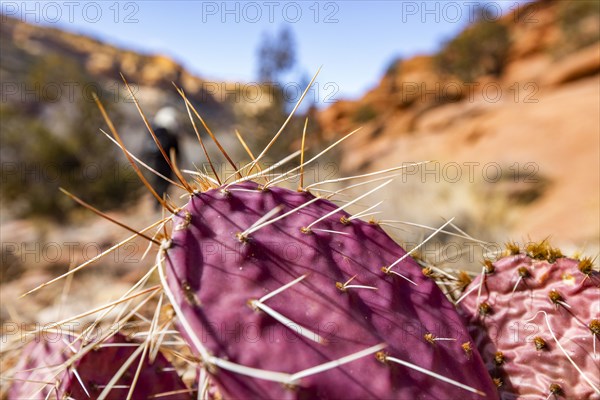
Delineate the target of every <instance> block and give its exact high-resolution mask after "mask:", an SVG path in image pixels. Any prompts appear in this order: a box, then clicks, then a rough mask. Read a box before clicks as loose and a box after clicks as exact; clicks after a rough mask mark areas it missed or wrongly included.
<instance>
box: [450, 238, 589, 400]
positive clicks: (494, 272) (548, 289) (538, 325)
mask: <svg viewBox="0 0 600 400" xmlns="http://www.w3.org/2000/svg"><path fill="white" fill-rule="evenodd" d="M460 306H461V308H462V310H463V312H464V314H465V315H466V318H467V320H468V323H469V331H470V333H471V335H472V336H473V339H474V340H475V344H476V346H477V348H478V349H479V351H480V352H481V354H482V357H483V359H484V361H485V362H486V366H487V368H488V370H489V371H490V374H491V375H492V377H493V378H494V380H495V382H496V384H497V385H498V386H499V391H500V394H501V398H503V399H514V398H517V397H518V398H555V399H600V341H599V340H600V274H598V272H596V271H594V270H593V269H592V262H591V260H590V259H588V258H586V259H583V260H576V259H571V258H566V257H563V256H562V254H561V253H560V251H558V250H556V249H553V248H552V247H550V246H549V245H548V243H547V242H542V243H535V244H530V245H529V246H527V248H526V249H525V251H523V252H521V251H520V249H519V248H518V247H517V246H516V245H515V244H510V245H508V246H507V255H506V256H505V257H503V258H501V259H499V260H497V261H496V262H494V263H492V262H490V261H487V262H486V264H485V266H484V271H483V272H482V275H480V276H479V277H478V278H477V279H475V280H474V281H473V282H472V283H471V285H470V286H469V287H468V288H467V292H466V294H465V297H464V299H463V300H462V301H461V302H460Z"/></svg>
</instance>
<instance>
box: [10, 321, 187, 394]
mask: <svg viewBox="0 0 600 400" xmlns="http://www.w3.org/2000/svg"><path fill="white" fill-rule="evenodd" d="M43 336H44V339H45V340H41V339H40V340H33V341H32V342H30V343H29V344H28V345H27V346H26V347H25V349H24V350H23V353H22V355H21V361H20V363H19V364H18V365H17V366H16V368H15V370H16V371H18V372H17V373H16V374H15V375H14V376H13V377H12V380H13V384H12V386H11V388H10V391H9V399H67V398H69V399H87V398H92V399H97V398H99V397H100V396H105V397H104V398H105V399H113V400H122V399H125V398H127V396H128V394H129V389H130V387H131V384H132V381H133V379H134V377H135V376H136V371H137V369H138V366H139V361H140V354H139V353H140V352H139V351H137V350H138V349H139V348H140V344H139V343H136V342H132V341H129V340H127V338H126V337H125V336H123V335H120V334H116V335H115V336H113V337H111V338H110V339H109V340H106V341H104V342H102V343H95V344H94V343H92V344H86V346H84V347H83V348H81V342H80V341H77V342H75V343H72V340H73V339H72V338H71V337H70V336H67V335H61V334H60V333H53V332H45V333H44V334H43ZM134 353H137V354H134ZM147 360H148V359H147V358H146V361H145V362H144V363H143V364H142V366H141V369H140V372H139V376H138V377H137V385H136V386H135V390H134V391H133V393H132V397H131V398H132V399H147V398H153V396H159V395H161V394H163V395H168V397H166V398H169V399H179V400H186V399H191V396H190V395H189V390H188V389H187V388H186V386H185V385H184V384H183V382H182V381H181V379H180V378H179V375H177V372H176V371H175V369H174V368H173V366H172V365H171V364H170V363H169V362H168V361H167V359H166V358H165V357H164V356H163V355H162V354H161V353H158V354H157V357H156V359H155V360H154V362H153V363H151V364H150V363H149V362H148V361H147ZM126 364H128V365H129V366H128V367H126V369H125V370H124V371H123V373H122V375H121V377H119V379H118V380H115V381H114V382H111V380H112V379H113V377H115V376H116V375H117V374H118V373H119V369H120V368H122V367H124V366H125V365H126ZM109 385H110V386H112V389H111V390H110V391H109V390H108V389H106V388H107V386H109ZM105 389H106V392H105ZM103 392H105V393H103Z"/></svg>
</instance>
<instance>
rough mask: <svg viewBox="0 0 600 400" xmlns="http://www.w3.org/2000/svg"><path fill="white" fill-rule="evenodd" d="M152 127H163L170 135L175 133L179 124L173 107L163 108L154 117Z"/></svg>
mask: <svg viewBox="0 0 600 400" xmlns="http://www.w3.org/2000/svg"><path fill="white" fill-rule="evenodd" d="M154 125H156V126H158V127H163V128H166V129H167V130H169V131H170V132H171V133H173V134H175V133H177V130H178V129H179V123H178V122H177V110H175V109H174V108H173V107H163V108H161V109H160V110H158V112H157V113H156V115H155V116H154Z"/></svg>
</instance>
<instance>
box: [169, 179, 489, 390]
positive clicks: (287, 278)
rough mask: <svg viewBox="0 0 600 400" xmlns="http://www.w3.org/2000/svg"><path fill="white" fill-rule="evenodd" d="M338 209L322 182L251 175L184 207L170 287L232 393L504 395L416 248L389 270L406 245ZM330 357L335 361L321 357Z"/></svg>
mask: <svg viewBox="0 0 600 400" xmlns="http://www.w3.org/2000/svg"><path fill="white" fill-rule="evenodd" d="M309 202H310V204H308V203H309ZM337 208H338V207H337V206H336V205H335V204H333V203H331V202H329V201H327V200H324V199H315V197H314V196H313V195H312V194H310V193H306V192H294V191H291V190H288V189H284V188H278V187H273V188H269V189H268V190H261V189H260V188H259V187H258V185H257V184H255V183H252V182H245V183H241V184H235V185H231V186H230V187H229V188H228V189H227V190H226V191H225V190H222V189H214V190H209V191H207V192H204V193H200V194H196V195H194V196H192V198H191V200H190V201H189V203H188V204H187V205H186V206H185V207H184V208H183V209H181V210H179V212H178V214H177V216H176V217H175V218H174V221H173V226H174V230H173V235H172V238H171V241H170V242H168V243H165V245H164V246H163V247H164V249H165V251H164V252H163V253H162V257H164V260H165V266H166V267H165V269H166V280H167V283H168V285H167V286H168V288H167V289H168V290H167V294H168V295H169V297H170V298H171V301H172V302H173V303H174V306H175V309H176V312H177V314H178V319H179V326H180V330H181V332H182V335H183V336H184V338H186V340H187V341H188V343H189V344H190V346H191V347H192V350H193V351H194V352H195V353H196V354H197V355H199V356H200V357H201V358H202V361H203V363H204V365H205V367H206V368H207V369H208V371H209V373H210V374H211V379H212V380H213V381H214V382H215V383H216V384H217V386H218V388H219V391H220V393H221V394H222V395H223V396H224V397H225V398H235V399H257V398H261V399H342V398H343V399H366V398H369V399H384V398H385V399H388V398H389V399H449V398H461V399H470V398H482V396H484V395H486V396H487V398H489V399H494V398H497V390H496V387H495V386H494V384H493V382H492V380H491V378H490V377H489V375H488V373H487V370H486V369H485V366H484V364H483V362H482V360H481V357H480V355H479V354H478V352H477V350H476V348H475V346H473V348H472V349H471V348H470V341H471V339H470V337H469V335H468V332H467V329H466V327H465V326H464V324H463V322H462V320H461V319H460V317H459V315H458V314H457V312H456V311H455V309H454V306H453V305H452V304H451V303H450V302H449V301H448V300H447V298H446V297H445V296H444V294H443V293H442V292H441V291H440V290H439V288H438V287H437V286H436V285H435V283H434V282H432V281H431V280H429V279H427V278H426V277H425V276H424V275H423V273H422V272H421V268H420V267H419V266H418V265H417V264H416V263H415V262H414V260H412V259H411V258H410V257H406V258H404V259H403V260H402V261H401V262H400V263H398V264H397V265H394V266H393V268H391V269H390V270H389V271H388V272H387V273H386V272H384V271H382V267H389V266H390V265H392V264H393V263H394V262H395V261H396V260H398V259H400V258H402V257H404V256H405V255H406V252H405V251H404V250H403V249H402V248H401V247H400V246H399V245H398V244H396V243H395V242H394V241H393V240H392V239H391V238H390V237H389V236H388V235H387V234H386V233H385V232H384V231H383V230H382V229H381V227H379V226H378V225H377V224H370V223H367V222H364V221H360V220H358V219H353V220H350V216H349V215H348V214H347V213H346V212H344V211H335V210H336V209H337ZM294 209H297V210H296V211H293V212H291V211H292V210H294ZM273 210H275V211H273ZM334 211H335V212H334ZM288 212H291V213H290V214H289V215H287V216H285V217H284V218H280V219H278V220H277V221H276V222H274V223H271V224H268V225H266V226H264V227H262V228H260V229H258V230H256V231H253V232H251V233H249V234H247V235H243V234H242V233H244V231H246V230H248V228H250V227H252V226H253V225H254V224H255V223H256V222H257V221H258V220H260V219H261V218H262V217H263V216H265V215H267V214H269V218H267V219H266V220H267V222H268V221H271V220H274V219H277V218H279V217H281V216H284V215H285V214H286V213H288ZM331 212H333V214H332V215H330V216H328V217H327V218H325V219H323V220H322V221H319V222H318V223H316V224H314V225H313V226H311V229H308V230H307V229H305V228H307V227H309V226H310V225H311V224H312V223H313V222H314V221H316V220H317V219H319V218H321V217H323V216H324V215H327V214H328V213H331ZM397 274H400V275H402V276H400V275H397ZM353 277H354V279H352V280H351V278H353ZM349 280H350V282H348V281H349ZM409 280H410V281H412V282H414V284H413V283H411V282H410V281H409ZM285 285H288V286H285ZM283 287H285V289H284V290H282V291H280V292H277V293H276V294H274V295H272V296H270V297H269V298H263V296H266V295H269V294H273V293H274V292H276V291H277V290H278V289H281V288H283ZM261 298H262V300H261ZM466 347H469V349H467V350H466ZM396 359H399V360H404V361H406V362H409V363H412V364H415V365H417V366H419V367H421V368H423V369H425V370H428V371H432V372H434V373H437V374H439V375H442V376H444V377H446V378H449V379H452V380H454V381H456V382H460V383H462V384H464V385H467V386H469V387H471V388H473V389H475V390H477V391H478V392H480V393H479V394H477V393H474V392H472V391H469V390H466V389H464V388H461V387H457V386H455V385H453V384H451V383H448V382H444V381H442V380H439V379H436V378H434V377H431V376H428V375H426V374H424V373H422V372H419V371H416V370H414V369H411V368H408V367H406V366H404V365H401V364H399V363H398V362H396ZM336 360H338V362H337V364H335V365H334V364H333V363H335V361H336ZM326 363H332V364H326ZM338 364H339V365H338ZM318 366H322V367H323V368H321V369H322V371H320V372H316V371H315V370H309V369H310V368H313V367H318ZM327 367H328V368H327ZM301 371H304V372H301Z"/></svg>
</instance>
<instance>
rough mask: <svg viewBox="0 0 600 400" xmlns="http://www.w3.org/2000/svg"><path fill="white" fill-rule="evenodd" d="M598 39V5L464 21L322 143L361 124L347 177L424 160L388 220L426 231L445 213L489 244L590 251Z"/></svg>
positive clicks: (324, 119)
mask: <svg viewBox="0 0 600 400" xmlns="http://www.w3.org/2000/svg"><path fill="white" fill-rule="evenodd" d="M599 32H600V12H599V11H598V4H597V3H596V2H586V1H581V2H558V1H539V2H534V3H531V4H529V5H527V6H524V7H522V8H521V9H520V10H519V12H518V13H513V14H510V15H505V16H504V17H503V18H502V19H500V20H498V21H493V22H489V21H487V22H486V21H481V22H478V23H475V24H474V25H472V26H470V27H469V28H467V30H466V31H464V32H463V33H461V34H460V35H459V36H458V37H457V38H454V39H453V40H451V41H450V42H448V43H447V44H446V46H445V48H444V49H443V50H441V52H440V53H439V54H435V55H423V56H418V57H414V58H411V59H407V60H399V61H398V62H396V63H394V64H393V65H392V66H391V67H390V68H389V70H388V72H387V73H386V75H385V76H384V77H382V79H381V81H380V83H379V85H378V86H377V87H375V88H373V89H372V90H371V91H370V92H368V93H367V94H366V95H365V96H364V97H363V98H361V99H359V100H357V101H341V102H339V103H336V104H334V105H333V106H332V107H330V108H329V109H326V110H324V111H323V112H322V113H321V114H320V116H319V118H320V124H321V126H322V129H323V132H324V135H325V136H327V137H329V138H337V137H339V136H340V135H341V134H343V133H346V132H349V131H350V130H352V129H355V128H356V127H358V126H362V127H363V129H362V131H361V132H360V133H358V134H356V135H354V136H353V137H352V138H350V139H349V140H347V141H346V142H345V143H344V145H343V146H344V147H343V151H342V153H343V154H344V158H343V161H342V163H341V170H342V171H344V172H346V173H349V172H352V173H354V172H365V171H374V170H377V169H382V168H386V167H389V166H390V165H392V164H395V165H398V164H402V163H403V162H409V161H424V160H435V162H432V163H430V164H428V165H427V166H424V167H422V168H421V169H419V170H417V169H413V170H410V171H409V174H408V175H407V176H405V177H403V178H399V181H400V182H399V183H397V184H396V186H395V187H394V189H392V190H391V192H390V193H388V195H389V196H390V197H391V198H393V199H394V200H393V201H391V202H388V208H387V209H386V210H385V211H387V214H388V215H389V214H394V215H397V216H398V217H399V219H402V220H405V221H413V222H419V223H426V224H429V225H431V226H436V225H440V224H441V221H442V220H441V219H440V217H452V216H456V217H457V220H458V221H459V225H461V226H462V227H463V228H466V229H467V230H468V231H469V232H470V233H472V234H474V235H476V236H479V237H481V238H484V239H487V240H492V241H499V242H500V241H504V240H508V239H509V238H512V239H515V240H520V241H528V240H529V239H543V238H545V237H547V236H550V237H552V238H553V241H554V242H555V243H557V244H561V245H562V246H566V247H568V248H570V249H580V250H581V249H584V250H586V251H591V252H592V253H594V252H596V251H597V250H598V241H599V239H600V226H599V224H598V221H599V220H600V203H599V198H600V193H599V182H600V176H599V170H600V168H599V167H600V153H599V152H600V118H599V110H600V86H599V83H600V77H599V72H600V46H599V43H598V40H599V35H600V33H599ZM491 33H493V34H491Z"/></svg>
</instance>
